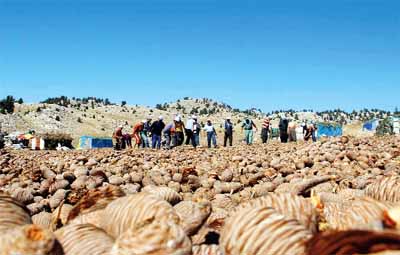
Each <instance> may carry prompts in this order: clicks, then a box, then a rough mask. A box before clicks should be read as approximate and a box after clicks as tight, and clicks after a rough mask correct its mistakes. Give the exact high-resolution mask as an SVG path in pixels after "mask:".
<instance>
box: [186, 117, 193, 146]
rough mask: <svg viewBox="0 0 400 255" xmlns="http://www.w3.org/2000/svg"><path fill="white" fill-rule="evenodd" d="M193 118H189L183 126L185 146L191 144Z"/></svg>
mask: <svg viewBox="0 0 400 255" xmlns="http://www.w3.org/2000/svg"><path fill="white" fill-rule="evenodd" d="M194 117H195V116H191V117H189V119H188V120H187V121H186V125H185V134H186V142H185V144H186V145H189V143H190V142H192V143H193V122H194Z"/></svg>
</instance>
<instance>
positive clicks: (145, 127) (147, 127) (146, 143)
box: [140, 117, 151, 148]
mask: <svg viewBox="0 0 400 255" xmlns="http://www.w3.org/2000/svg"><path fill="white" fill-rule="evenodd" d="M143 121H144V123H143V129H142V131H141V132H140V139H141V140H142V147H143V148H150V143H149V139H148V137H147V136H148V134H149V132H150V128H151V118H150V117H148V118H147V119H146V120H143ZM143 121H142V122H143Z"/></svg>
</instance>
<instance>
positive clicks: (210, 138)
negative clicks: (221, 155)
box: [204, 119, 217, 148]
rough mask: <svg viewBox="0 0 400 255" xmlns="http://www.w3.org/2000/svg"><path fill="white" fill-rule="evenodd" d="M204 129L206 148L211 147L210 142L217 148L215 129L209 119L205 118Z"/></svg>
mask: <svg viewBox="0 0 400 255" xmlns="http://www.w3.org/2000/svg"><path fill="white" fill-rule="evenodd" d="M204 131H206V133H207V144H208V148H211V142H212V143H213V145H214V148H217V139H216V137H217V132H216V131H215V128H214V126H213V125H212V123H211V120H210V119H208V120H207V124H206V125H205V127H204Z"/></svg>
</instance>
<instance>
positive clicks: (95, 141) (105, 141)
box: [78, 136, 113, 149]
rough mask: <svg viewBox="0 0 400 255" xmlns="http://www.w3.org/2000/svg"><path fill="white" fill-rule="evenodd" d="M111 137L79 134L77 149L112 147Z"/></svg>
mask: <svg viewBox="0 0 400 255" xmlns="http://www.w3.org/2000/svg"><path fill="white" fill-rule="evenodd" d="M112 147H113V141H112V138H108V137H103V138H100V137H93V136H81V137H80V138H79V145H78V149H98V148H112Z"/></svg>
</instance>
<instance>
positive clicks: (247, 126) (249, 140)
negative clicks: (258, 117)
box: [242, 119, 257, 145]
mask: <svg viewBox="0 0 400 255" xmlns="http://www.w3.org/2000/svg"><path fill="white" fill-rule="evenodd" d="M253 128H255V130H256V132H257V127H256V125H255V124H254V122H253V121H252V120H251V119H246V120H245V121H244V123H243V125H242V130H243V129H244V137H245V140H246V144H247V145H251V144H253Z"/></svg>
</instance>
